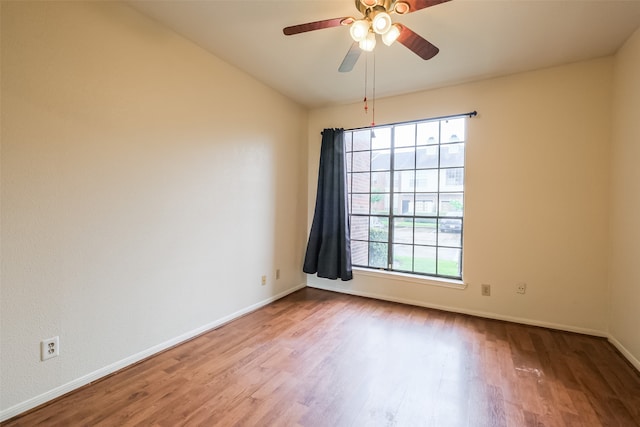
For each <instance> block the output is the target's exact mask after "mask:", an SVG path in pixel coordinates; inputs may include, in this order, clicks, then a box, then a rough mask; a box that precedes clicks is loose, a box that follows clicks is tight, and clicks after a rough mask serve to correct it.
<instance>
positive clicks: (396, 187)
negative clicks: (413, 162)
mask: <svg viewBox="0 0 640 427" xmlns="http://www.w3.org/2000/svg"><path fill="white" fill-rule="evenodd" d="M415 176H416V172H415V171H414V170H410V171H400V172H394V173H393V191H400V192H403V193H408V192H411V193H413V192H414V191H415V188H416V185H415V184H416V178H415Z"/></svg>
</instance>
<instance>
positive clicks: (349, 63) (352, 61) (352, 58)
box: [338, 42, 362, 73]
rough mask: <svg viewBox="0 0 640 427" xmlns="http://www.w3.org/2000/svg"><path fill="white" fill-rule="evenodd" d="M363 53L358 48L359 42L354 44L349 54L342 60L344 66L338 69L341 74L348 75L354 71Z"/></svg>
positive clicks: (341, 65)
mask: <svg viewBox="0 0 640 427" xmlns="http://www.w3.org/2000/svg"><path fill="white" fill-rule="evenodd" d="M361 53H362V49H360V46H358V42H353V44H352V45H351V47H350V48H349V52H347V54H346V55H345V56H344V59H343V60H342V64H340V67H339V68H338V71H340V72H341V73H348V72H349V71H351V70H353V66H354V65H356V62H358V58H360V54H361Z"/></svg>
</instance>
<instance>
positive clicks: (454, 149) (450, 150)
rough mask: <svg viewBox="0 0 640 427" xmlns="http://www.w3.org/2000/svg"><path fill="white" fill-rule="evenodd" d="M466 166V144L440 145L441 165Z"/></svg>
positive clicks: (442, 166)
mask: <svg viewBox="0 0 640 427" xmlns="http://www.w3.org/2000/svg"><path fill="white" fill-rule="evenodd" d="M456 166H464V144H446V145H441V146H440V167H441V168H449V167H456Z"/></svg>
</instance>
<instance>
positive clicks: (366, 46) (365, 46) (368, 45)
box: [358, 32, 376, 52]
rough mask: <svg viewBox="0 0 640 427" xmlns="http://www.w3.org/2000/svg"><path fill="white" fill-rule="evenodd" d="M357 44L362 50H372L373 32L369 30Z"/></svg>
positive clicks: (374, 43) (374, 39)
mask: <svg viewBox="0 0 640 427" xmlns="http://www.w3.org/2000/svg"><path fill="white" fill-rule="evenodd" d="M358 46H360V49H362V50H364V51H365V52H371V51H373V49H374V48H375V47H376V35H375V33H372V32H369V34H367V37H365V38H364V39H363V40H361V41H360V42H359V44H358Z"/></svg>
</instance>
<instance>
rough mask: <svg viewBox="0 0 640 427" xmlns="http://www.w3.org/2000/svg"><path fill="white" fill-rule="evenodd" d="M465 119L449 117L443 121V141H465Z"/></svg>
mask: <svg viewBox="0 0 640 427" xmlns="http://www.w3.org/2000/svg"><path fill="white" fill-rule="evenodd" d="M464 124H465V119H464V118H459V119H449V120H444V121H442V140H441V142H442V143H445V142H457V141H464V133H465V132H464Z"/></svg>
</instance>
